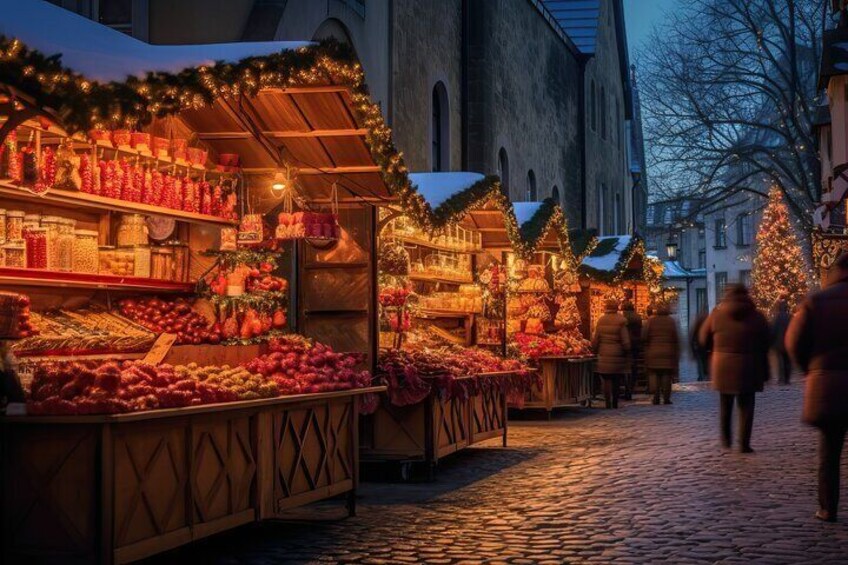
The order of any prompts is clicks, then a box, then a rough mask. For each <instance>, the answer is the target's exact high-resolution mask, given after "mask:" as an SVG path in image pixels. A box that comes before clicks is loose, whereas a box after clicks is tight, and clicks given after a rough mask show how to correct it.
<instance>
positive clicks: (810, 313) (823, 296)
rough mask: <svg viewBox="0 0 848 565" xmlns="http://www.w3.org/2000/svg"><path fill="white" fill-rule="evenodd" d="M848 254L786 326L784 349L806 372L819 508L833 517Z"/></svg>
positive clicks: (844, 408)
mask: <svg viewBox="0 0 848 565" xmlns="http://www.w3.org/2000/svg"><path fill="white" fill-rule="evenodd" d="M847 316H848V253H843V254H842V255H841V256H840V257H839V258H838V259H837V260H836V263H835V264H834V267H833V268H832V269H831V274H830V276H829V277H828V280H827V281H826V283H825V284H824V285H823V288H822V290H820V291H818V292H815V293H813V294H811V295H810V296H808V297H807V299H806V300H805V301H804V302H803V303H802V304H801V306H800V308H799V309H798V311H797V313H796V314H795V316H794V317H793V318H792V321H791V322H790V323H789V328H788V330H787V331H786V340H785V344H786V349H787V350H788V352H789V355H790V357H791V358H792V360H793V361H794V362H795V364H796V365H797V366H798V367H799V368H800V369H801V370H802V371H803V372H804V373H805V374H806V375H807V383H806V390H805V392H804V411H803V416H802V420H803V421H804V422H806V423H807V424H810V425H812V426H815V427H817V428H818V429H819V432H820V436H819V437H820V439H819V480H818V483H819V510H818V511H817V512H816V518H818V519H819V520H825V521H827V522H835V521H836V514H837V509H838V508H839V473H840V469H839V467H840V465H839V462H840V458H841V456H842V445H843V443H844V442H845V432H846V430H848V332H846V331H845V330H844V327H845V320H846V319H848V317H847Z"/></svg>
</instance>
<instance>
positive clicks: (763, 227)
mask: <svg viewBox="0 0 848 565" xmlns="http://www.w3.org/2000/svg"><path fill="white" fill-rule="evenodd" d="M751 291H752V294H753V297H754V301H755V302H756V303H757V306H758V307H759V308H760V310H761V311H762V312H763V313H766V314H768V313H770V312H771V311H772V308H773V307H774V304H775V303H776V302H777V301H778V300H780V299H783V300H785V301H786V303H787V304H788V305H789V308H790V310H791V309H793V308H794V307H795V306H796V305H797V304H798V302H800V301H801V299H802V298H804V296H806V294H807V292H808V291H809V279H808V278H807V267H806V264H805V261H804V251H803V249H802V247H801V243H800V242H799V241H798V234H797V232H796V231H795V229H794V228H793V226H792V221H791V219H790V216H789V209H788V208H787V206H786V203H785V202H784V201H783V194H782V193H781V192H780V190H779V189H778V188H776V187H775V188H772V189H771V190H770V191H769V202H768V205H767V206H766V209H765V212H763V219H762V221H761V222H760V227H759V229H758V230H757V253H756V255H755V257H754V268H753V270H752V271H751Z"/></svg>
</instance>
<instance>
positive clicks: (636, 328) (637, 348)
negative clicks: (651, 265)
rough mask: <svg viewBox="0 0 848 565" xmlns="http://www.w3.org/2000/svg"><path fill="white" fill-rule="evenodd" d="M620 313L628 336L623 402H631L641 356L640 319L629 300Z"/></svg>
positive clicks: (622, 306) (625, 302)
mask: <svg viewBox="0 0 848 565" xmlns="http://www.w3.org/2000/svg"><path fill="white" fill-rule="evenodd" d="M621 313H622V315H623V316H624V318H625V319H626V320H627V333H628V334H629V335H630V372H629V373H627V374H626V375H625V376H624V400H633V387H634V385H635V384H636V376H637V375H638V374H639V371H638V370H639V356H640V355H641V354H642V345H641V343H642V318H641V316H639V314H637V313H636V308H635V307H634V306H633V303H632V302H631V301H629V300H625V301H624V303H623V304H622V305H621Z"/></svg>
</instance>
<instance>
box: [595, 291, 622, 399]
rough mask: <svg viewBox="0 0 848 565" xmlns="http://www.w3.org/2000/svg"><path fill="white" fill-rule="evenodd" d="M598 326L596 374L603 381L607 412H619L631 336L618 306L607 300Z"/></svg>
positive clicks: (614, 302)
mask: <svg viewBox="0 0 848 565" xmlns="http://www.w3.org/2000/svg"><path fill="white" fill-rule="evenodd" d="M604 312H605V313H604V315H603V316H601V318H600V319H599V320H598V323H597V325H596V326H595V334H594V335H593V336H592V348H593V349H594V351H595V353H596V354H597V355H598V363H597V367H596V369H595V371H596V372H597V373H598V374H599V375H600V377H601V379H602V381H603V388H604V402H605V403H606V407H607V408H618V387H619V385H620V383H621V379H622V377H623V376H624V375H626V374H627V373H628V372H629V371H630V333H629V332H628V331H627V319H626V318H625V317H624V316H622V315H621V314H619V313H618V302H616V301H615V300H608V301H607V302H606V304H605V306H604Z"/></svg>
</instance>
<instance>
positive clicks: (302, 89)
mask: <svg viewBox="0 0 848 565" xmlns="http://www.w3.org/2000/svg"><path fill="white" fill-rule="evenodd" d="M0 8H5V11H4V13H5V14H6V15H5V16H4V18H3V20H2V23H0V31H2V33H3V35H4V39H3V40H2V41H0V50H2V52H3V55H4V56H3V57H2V58H0V83H2V84H3V85H5V87H6V91H7V93H10V94H14V95H15V96H16V97H17V98H18V99H19V100H22V101H24V102H25V103H27V104H28V105H29V106H31V107H32V108H38V109H40V110H43V113H44V114H45V115H48V116H49V117H51V118H52V119H53V120H54V121H56V122H57V124H58V125H59V126H61V127H63V128H64V129H66V130H67V131H68V132H70V133H75V132H84V131H87V130H89V129H93V128H96V127H106V128H119V127H141V126H147V125H149V124H150V122H151V121H153V124H152V126H151V130H152V131H153V132H154V133H157V132H158V133H162V132H163V131H164V132H167V133H172V132H174V131H175V130H177V131H179V133H180V134H181V135H184V134H185V133H188V134H191V135H192V136H193V137H194V139H197V140H198V142H199V143H200V144H202V145H204V146H206V147H208V148H209V149H211V150H212V151H213V153H217V154H219V155H220V154H229V153H232V154H237V155H239V156H240V158H241V166H242V167H243V171H244V172H245V173H246V174H249V175H252V177H251V178H252V182H254V183H264V184H270V180H271V177H272V176H273V174H274V173H275V172H277V171H278V170H279V168H280V167H281V166H282V164H283V162H284V161H285V162H287V163H289V164H291V165H294V166H295V167H297V169H298V184H299V185H300V187H301V189H302V190H303V191H304V192H305V193H308V195H309V199H310V200H320V199H325V198H329V196H330V194H331V192H332V190H331V187H332V186H333V184H334V183H337V186H338V188H339V191H338V192H339V196H340V198H341V199H345V197H346V196H347V197H349V198H351V199H352V200H358V201H362V200H368V201H375V200H376V201H382V200H388V199H391V198H392V197H393V196H394V195H396V194H397V193H399V192H401V191H402V190H404V189H405V187H406V186H407V185H408V179H407V177H406V170H405V168H404V166H403V162H402V159H401V158H400V156H399V154H398V153H397V151H396V150H395V148H394V145H393V143H392V139H391V133H390V130H389V129H388V127H386V126H385V124H384V122H383V118H382V115H381V113H380V109H379V107H378V106H376V105H374V104H372V103H371V102H370V99H369V98H368V91H367V87H366V86H365V83H364V75H363V72H362V68H361V66H360V65H359V63H358V62H357V61H356V59H355V56H354V54H353V52H352V50H351V48H350V47H349V46H346V45H342V44H339V43H337V42H334V41H332V40H328V41H323V42H321V43H318V44H316V43H310V42H261V43H233V44H219V45H202V46H200V45H188V46H156V45H148V44H145V43H143V42H140V41H138V40H136V39H133V38H131V37H129V36H127V35H124V34H122V33H119V32H116V31H114V30H112V29H109V28H107V27H105V26H102V25H100V24H97V23H94V22H91V21H89V20H86V19H85V18H81V17H80V16H77V15H75V14H73V13H71V12H69V11H67V10H63V9H61V8H58V7H56V6H53V5H51V4H49V3H46V2H28V3H26V4H25V5H24V6H23V7H22V6H21V5H20V2H15V1H14V0H0ZM53 57H55V58H53ZM59 57H61V58H59ZM168 118H174V119H168ZM163 122H165V123H166V125H164V126H163V125H162V123H163Z"/></svg>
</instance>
